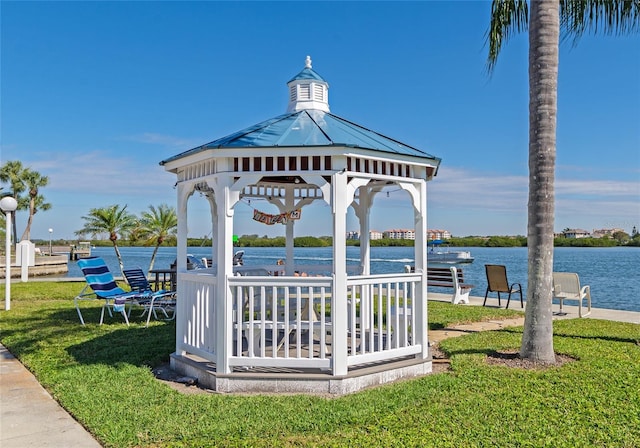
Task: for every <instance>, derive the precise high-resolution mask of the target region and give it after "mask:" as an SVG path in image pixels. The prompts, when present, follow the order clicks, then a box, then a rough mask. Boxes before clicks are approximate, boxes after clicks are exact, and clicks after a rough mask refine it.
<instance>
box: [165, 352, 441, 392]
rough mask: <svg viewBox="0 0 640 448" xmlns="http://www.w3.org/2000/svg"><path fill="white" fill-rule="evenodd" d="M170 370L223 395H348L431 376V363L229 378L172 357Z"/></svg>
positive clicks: (191, 359) (200, 362) (188, 358)
mask: <svg viewBox="0 0 640 448" xmlns="http://www.w3.org/2000/svg"><path fill="white" fill-rule="evenodd" d="M170 363H171V368H172V369H173V370H175V371H176V372H179V373H180V374H182V375H185V376H189V377H193V378H196V379H197V380H198V384H200V385H201V386H203V387H206V388H209V389H212V390H214V391H216V392H222V393H296V394H314V395H335V396H340V395H345V394H350V393H354V392H358V391H360V390H363V389H366V388H369V387H373V386H379V385H382V384H388V383H392V382H394V381H397V380H400V379H406V378H414V377H419V376H423V375H426V374H429V373H431V371H432V362H431V360H430V359H429V360H424V359H415V358H411V359H403V360H398V361H395V362H391V363H384V364H378V365H374V366H369V367H361V368H358V369H355V370H354V371H352V372H350V373H348V374H347V375H345V376H339V377H336V376H332V375H331V374H330V373H327V372H321V371H318V370H314V371H308V372H304V371H300V372H296V373H290V372H287V373H282V372H277V371H269V370H268V369H257V368H256V369H252V370H247V371H242V372H233V373H230V374H220V373H217V372H216V371H215V364H214V363H212V362H210V361H207V360H204V359H202V358H199V357H197V356H195V355H185V356H181V355H178V354H176V353H173V354H172V355H171V359H170Z"/></svg>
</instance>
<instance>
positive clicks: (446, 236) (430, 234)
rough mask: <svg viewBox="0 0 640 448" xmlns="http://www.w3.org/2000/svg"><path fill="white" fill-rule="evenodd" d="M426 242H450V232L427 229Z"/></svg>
mask: <svg viewBox="0 0 640 448" xmlns="http://www.w3.org/2000/svg"><path fill="white" fill-rule="evenodd" d="M427 239H428V240H450V239H451V232H449V231H448V230H439V229H427Z"/></svg>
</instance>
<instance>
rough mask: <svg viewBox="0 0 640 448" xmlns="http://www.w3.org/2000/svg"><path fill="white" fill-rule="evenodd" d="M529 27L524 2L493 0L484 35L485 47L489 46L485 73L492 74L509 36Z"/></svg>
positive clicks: (523, 0) (518, 0) (527, 12)
mask: <svg viewBox="0 0 640 448" xmlns="http://www.w3.org/2000/svg"><path fill="white" fill-rule="evenodd" d="M528 27H529V6H528V5H527V2H526V0H493V2H492V3H491V22H490V24H489V29H488V30H487V33H486V35H485V45H487V44H488V46H489V54H488V56H487V71H488V72H489V73H492V72H493V69H494V68H495V65H496V63H497V62H498V54H499V53H500V50H501V49H502V45H503V44H505V43H506V42H507V41H508V40H509V39H510V38H511V36H513V35H514V34H518V33H521V32H523V31H527V30H528Z"/></svg>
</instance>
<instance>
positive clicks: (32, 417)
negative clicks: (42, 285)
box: [0, 293, 640, 448]
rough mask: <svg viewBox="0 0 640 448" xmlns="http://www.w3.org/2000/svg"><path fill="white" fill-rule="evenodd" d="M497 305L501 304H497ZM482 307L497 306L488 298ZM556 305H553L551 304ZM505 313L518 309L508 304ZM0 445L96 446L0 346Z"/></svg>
mask: <svg viewBox="0 0 640 448" xmlns="http://www.w3.org/2000/svg"><path fill="white" fill-rule="evenodd" d="M429 299H430V300H440V301H448V300H450V299H449V297H447V296H446V295H444V294H434V293H430V294H429ZM470 299H471V303H470V305H460V306H482V301H483V298H482V297H471V298H470ZM502 304H503V306H504V305H505V304H506V301H503V302H502ZM487 306H493V307H497V306H498V301H497V300H496V299H489V300H488V301H487ZM556 306H557V305H556ZM510 308H514V309H516V310H520V309H521V308H520V304H519V303H518V302H517V301H516V302H514V301H513V300H512V302H511V305H510ZM565 311H566V313H567V314H566V315H563V316H554V319H573V318H577V317H578V309H577V307H572V306H565ZM587 318H591V319H605V320H614V321H619V322H633V323H640V312H633V311H617V310H605V309H595V308H594V309H593V311H592V313H591V315H590V316H588V317H587ZM523 324H524V318H523V317H520V318H515V319H506V320H491V321H487V322H477V323H472V324H465V325H457V326H455V327H453V328H445V329H442V330H433V331H430V332H429V339H430V341H431V342H434V343H437V342H440V341H441V340H443V339H446V338H451V337H456V336H462V335H465V334H469V333H473V332H477V331H488V330H498V329H501V328H505V327H510V326H521V325H523ZM0 446H1V447H2V448H30V447H33V448H36V447H37V448H40V447H55V448H75V447H77V448H94V447H100V446H101V445H100V444H99V443H98V442H97V441H96V440H95V439H94V438H93V437H92V436H91V435H90V434H89V433H88V432H87V431H86V430H85V429H84V427H83V426H82V425H80V424H79V423H78V422H77V421H76V420H74V419H73V417H71V415H69V414H68V413H67V412H66V411H65V410H64V409H62V407H60V405H59V404H58V403H57V402H56V401H55V400H54V399H53V398H52V397H51V395H49V393H48V392H47V391H46V390H45V389H44V388H43V387H42V386H41V385H40V383H38V381H37V380H36V379H35V377H34V376H33V375H32V374H31V372H29V371H28V370H27V369H26V368H25V367H24V366H23V365H22V364H21V363H20V362H19V361H18V360H17V359H16V358H15V357H14V356H13V355H12V354H11V353H9V351H8V350H7V349H6V348H5V347H4V346H2V345H0Z"/></svg>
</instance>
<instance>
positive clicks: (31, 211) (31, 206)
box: [20, 198, 36, 241]
mask: <svg viewBox="0 0 640 448" xmlns="http://www.w3.org/2000/svg"><path fill="white" fill-rule="evenodd" d="M35 208H36V205H35V199H34V198H31V199H30V200H29V218H28V219H27V227H25V228H24V232H23V233H22V236H21V237H20V241H24V240H29V239H31V224H32V223H33V215H35V212H34V210H35Z"/></svg>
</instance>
